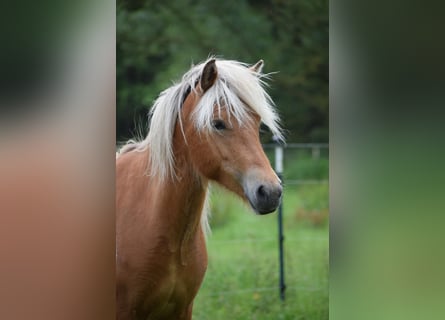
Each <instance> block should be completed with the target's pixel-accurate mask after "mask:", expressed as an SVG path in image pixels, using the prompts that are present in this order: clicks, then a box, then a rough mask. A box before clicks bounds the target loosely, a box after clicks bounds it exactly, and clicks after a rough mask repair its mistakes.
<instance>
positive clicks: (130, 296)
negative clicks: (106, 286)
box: [116, 58, 282, 320]
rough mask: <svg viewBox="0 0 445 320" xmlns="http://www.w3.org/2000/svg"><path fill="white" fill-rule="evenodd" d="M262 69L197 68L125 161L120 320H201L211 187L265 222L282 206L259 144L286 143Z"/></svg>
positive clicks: (161, 102)
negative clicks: (269, 138) (198, 303)
mask: <svg viewBox="0 0 445 320" xmlns="http://www.w3.org/2000/svg"><path fill="white" fill-rule="evenodd" d="M262 66H263V61H262V60H260V61H259V62H258V63H257V64H255V65H254V66H252V67H248V66H247V65H245V64H243V63H240V62H236V61H229V60H219V59H218V60H215V59H214V58H210V59H208V60H207V61H206V62H204V63H201V64H198V65H196V66H194V67H192V68H191V69H190V70H189V71H188V72H187V73H186V74H185V75H184V76H183V78H182V81H181V82H180V83H177V84H175V85H173V86H172V87H171V88H169V89H167V90H165V91H164V92H162V93H161V94H160V96H159V98H158V99H157V100H156V101H155V104H154V106H153V108H152V111H151V122H150V129H149V133H148V135H147V137H146V138H145V140H143V141H141V142H138V143H137V142H132V143H128V144H127V145H125V146H124V147H123V148H122V149H121V150H120V152H119V153H118V155H117V160H116V162H117V163H116V197H117V203H116V209H117V216H116V235H117V239H116V246H117V251H116V259H117V261H116V263H117V288H116V290H117V319H120V320H127V319H144V320H145V319H191V317H192V306H193V299H194V298H195V296H196V294H197V292H198V289H199V287H200V285H201V282H202V280H203V278H204V273H205V271H206V268H207V252H206V245H205V232H206V229H207V213H206V210H205V203H206V197H207V186H208V183H209V181H215V182H217V183H219V184H221V185H223V186H224V187H226V188H227V189H228V190H230V191H232V192H234V193H236V194H237V195H239V196H240V197H241V198H242V199H245V200H246V201H248V202H249V203H250V205H251V207H252V208H253V210H254V211H255V212H256V213H258V214H266V213H270V212H272V211H274V210H275V209H276V208H277V206H278V205H279V202H280V201H281V193H282V187H281V182H280V180H279V178H278V177H277V175H276V174H275V172H274V171H273V169H272V168H271V166H270V163H269V161H268V159H267V157H266V155H265V154H264V151H263V149H262V146H261V144H260V140H259V127H260V124H261V123H264V124H265V125H266V126H268V127H269V128H270V130H271V131H272V132H273V133H274V134H275V135H277V136H279V137H281V131H280V128H279V125H278V116H277V114H276V112H275V111H274V108H273V102H272V100H271V99H270V97H269V95H268V94H267V93H266V92H265V90H264V88H263V87H264V80H263V79H264V77H265V76H264V75H263V74H262V73H261V69H262Z"/></svg>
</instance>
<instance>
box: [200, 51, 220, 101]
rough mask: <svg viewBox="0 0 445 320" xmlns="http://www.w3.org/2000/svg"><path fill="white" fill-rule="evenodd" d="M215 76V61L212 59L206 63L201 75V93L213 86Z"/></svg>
mask: <svg viewBox="0 0 445 320" xmlns="http://www.w3.org/2000/svg"><path fill="white" fill-rule="evenodd" d="M217 75H218V71H217V70H216V63H215V59H212V60H210V61H209V62H207V63H206V65H205V66H204V70H203V71H202V74H201V89H202V92H203V93H204V92H206V91H207V90H208V89H209V88H210V87H211V86H213V84H214V83H215V80H216V76H217Z"/></svg>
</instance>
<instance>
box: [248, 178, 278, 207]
mask: <svg viewBox="0 0 445 320" xmlns="http://www.w3.org/2000/svg"><path fill="white" fill-rule="evenodd" d="M282 193H283V187H282V186H281V183H280V182H279V180H278V181H277V182H276V183H270V182H269V183H268V182H265V181H261V180H257V179H254V178H253V179H252V178H251V179H246V181H245V183H244V194H245V196H246V198H247V200H248V201H249V203H250V205H251V206H252V208H253V210H254V211H255V212H256V213H258V214H268V213H271V212H273V211H275V210H276V209H277V208H278V206H279V205H280V203H281V196H282Z"/></svg>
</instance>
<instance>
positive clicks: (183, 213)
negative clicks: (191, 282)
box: [161, 132, 208, 263]
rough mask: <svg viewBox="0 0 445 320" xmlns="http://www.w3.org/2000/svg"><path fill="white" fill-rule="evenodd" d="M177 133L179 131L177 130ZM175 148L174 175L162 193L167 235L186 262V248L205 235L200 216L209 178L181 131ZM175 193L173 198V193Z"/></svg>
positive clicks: (174, 143) (166, 183) (175, 140)
mask: <svg viewBox="0 0 445 320" xmlns="http://www.w3.org/2000/svg"><path fill="white" fill-rule="evenodd" d="M177 133H178V132H177ZM173 151H174V156H175V177H171V178H168V179H167V181H165V182H164V183H163V186H162V191H161V192H162V194H164V195H170V196H167V197H166V198H165V200H167V201H164V202H165V203H164V206H165V210H162V211H163V212H162V213H163V214H167V213H168V215H169V217H168V224H169V225H168V238H169V243H170V248H171V250H172V251H176V250H177V249H179V248H180V250H181V260H182V262H183V263H184V261H185V257H184V256H185V255H186V254H184V251H186V250H187V248H189V246H190V245H192V246H193V245H194V240H196V237H197V236H203V231H202V228H201V216H202V214H205V213H203V210H204V203H205V200H206V193H207V186H208V181H207V179H206V178H204V177H202V176H201V175H200V174H199V173H198V172H197V171H196V169H195V168H194V166H193V164H192V162H191V159H190V155H189V152H188V149H187V145H186V144H185V142H184V140H183V137H182V133H178V134H175V135H174V141H173ZM173 195H174V198H172V196H173Z"/></svg>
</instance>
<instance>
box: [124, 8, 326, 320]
mask: <svg viewBox="0 0 445 320" xmlns="http://www.w3.org/2000/svg"><path fill="white" fill-rule="evenodd" d="M116 17H117V20H116V23H117V49H116V50H117V64H116V73H117V98H116V103H117V106H116V141H117V143H118V144H119V143H122V142H125V141H126V140H128V139H130V138H134V137H135V136H136V137H139V138H141V137H142V136H145V134H146V132H147V131H146V128H147V114H148V111H149V109H150V107H151V105H152V103H153V101H154V100H155V99H156V98H157V96H158V95H159V93H160V92H161V91H162V90H164V89H166V88H168V87H170V86H171V85H172V81H174V80H179V79H180V78H181V76H182V75H183V74H184V73H185V72H186V71H187V70H189V68H190V66H191V64H192V63H198V62H201V61H203V60H205V59H206V58H207V57H208V56H209V55H216V56H217V57H221V58H224V59H234V60H238V61H242V62H245V63H249V64H254V63H255V62H257V61H258V60H259V59H263V60H264V61H265V67H264V69H263V71H264V72H265V73H273V74H272V77H271V81H269V85H270V88H269V89H268V92H269V93H270V94H271V96H272V98H273V100H274V101H275V103H276V105H277V109H278V112H279V114H280V115H281V118H282V124H283V127H284V128H285V135H286V141H287V145H286V147H285V150H284V173H283V174H284V185H285V194H284V202H283V209H284V235H285V251H284V255H285V256H284V258H285V281H286V285H287V290H286V301H285V303H282V302H281V301H280V298H279V288H278V278H279V275H278V269H279V267H278V234H277V215H276V214H272V215H268V216H262V217H258V216H255V215H254V214H253V213H252V211H251V210H250V209H249V208H248V207H247V206H246V205H245V204H244V203H242V201H241V200H239V199H238V198H236V197H235V196H233V195H231V194H230V193H227V192H226V191H225V190H222V189H221V188H219V187H218V186H216V185H214V186H212V199H211V211H212V218H211V221H210V224H211V228H212V235H211V236H210V237H209V239H208V251H209V266H208V271H207V273H206V277H205V280H204V283H203V285H202V288H201V290H200V292H199V294H198V297H197V299H196V300H195V306H194V319H230V318H232V319H327V318H328V271H329V266H328V261H329V254H328V242H329V241H328V238H329V236H328V230H329V227H328V221H329V209H328V194H329V192H328V191H329V190H328V189H329V188H328V175H329V169H328V168H329V161H328V157H329V148H328V141H329V136H328V134H329V127H328V112H329V110H328V45H329V42H328V27H329V23H328V1H327V0H307V1H305V0H300V1H283V0H260V1H247V0H241V1H204V0H198V1H196V0H195V1H191V0H182V1H137V0H127V1H123V0H118V1H117V16H116ZM262 140H263V143H264V147H265V150H266V153H267V155H268V156H269V158H270V160H271V163H272V164H274V150H273V148H274V146H273V145H271V136H270V135H269V134H267V133H265V134H264V135H262Z"/></svg>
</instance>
